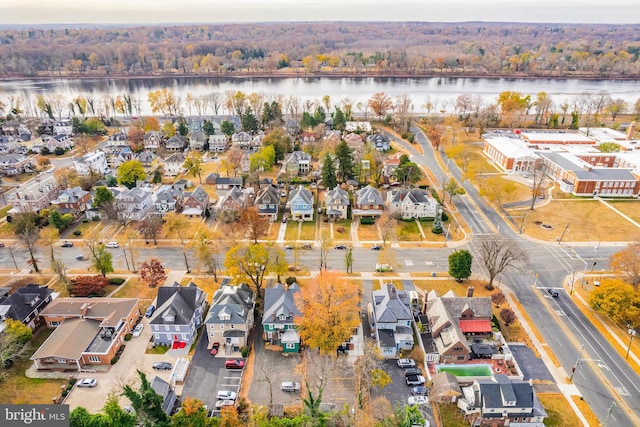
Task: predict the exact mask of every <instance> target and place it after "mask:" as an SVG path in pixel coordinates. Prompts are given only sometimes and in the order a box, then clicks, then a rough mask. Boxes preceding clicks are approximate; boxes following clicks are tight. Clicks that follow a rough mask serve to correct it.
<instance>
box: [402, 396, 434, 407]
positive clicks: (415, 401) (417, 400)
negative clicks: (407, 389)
mask: <svg viewBox="0 0 640 427" xmlns="http://www.w3.org/2000/svg"><path fill="white" fill-rule="evenodd" d="M407 403H408V404H409V405H428V404H429V398H428V397H427V396H409V399H407Z"/></svg>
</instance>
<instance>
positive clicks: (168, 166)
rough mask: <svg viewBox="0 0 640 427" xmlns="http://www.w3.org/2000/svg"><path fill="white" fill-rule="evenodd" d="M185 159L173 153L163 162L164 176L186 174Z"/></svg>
mask: <svg viewBox="0 0 640 427" xmlns="http://www.w3.org/2000/svg"><path fill="white" fill-rule="evenodd" d="M185 160H186V158H185V157H184V154H182V153H173V154H172V155H170V156H169V157H167V159H166V160H165V161H164V174H165V176H176V175H182V174H183V173H185V172H186V169H185V168H184V161H185Z"/></svg>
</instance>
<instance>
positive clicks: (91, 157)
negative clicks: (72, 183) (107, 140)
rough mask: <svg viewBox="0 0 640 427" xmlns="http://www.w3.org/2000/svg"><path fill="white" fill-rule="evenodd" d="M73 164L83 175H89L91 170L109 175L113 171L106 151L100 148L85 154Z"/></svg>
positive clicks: (79, 173)
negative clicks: (108, 162)
mask: <svg viewBox="0 0 640 427" xmlns="http://www.w3.org/2000/svg"><path fill="white" fill-rule="evenodd" d="M73 166H74V167H75V168H76V172H78V175H81V176H88V175H90V174H91V172H94V173H97V174H99V175H107V174H108V173H110V172H111V170H110V169H109V165H108V164H107V156H106V154H105V153H104V151H100V150H98V151H93V152H91V153H89V154H85V155H84V156H82V157H81V158H80V159H79V160H74V161H73Z"/></svg>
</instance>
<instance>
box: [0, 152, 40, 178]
mask: <svg viewBox="0 0 640 427" xmlns="http://www.w3.org/2000/svg"><path fill="white" fill-rule="evenodd" d="M34 168H35V164H34V163H33V160H32V159H31V158H29V157H28V156H25V155H24V154H18V153H13V154H4V155H0V171H2V174H3V175H7V176H14V175H20V174H21V173H24V172H30V171H31V170H33V169H34Z"/></svg>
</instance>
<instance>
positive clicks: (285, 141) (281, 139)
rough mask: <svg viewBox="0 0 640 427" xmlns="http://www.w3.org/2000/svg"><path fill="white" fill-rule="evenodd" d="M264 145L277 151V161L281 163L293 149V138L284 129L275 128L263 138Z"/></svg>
mask: <svg viewBox="0 0 640 427" xmlns="http://www.w3.org/2000/svg"><path fill="white" fill-rule="evenodd" d="M262 145H263V146H265V147H269V146H271V147H273V148H274V150H275V161H276V162H280V161H282V160H284V157H285V156H286V155H287V153H288V152H290V151H291V150H292V148H293V143H292V141H291V137H289V135H287V133H286V132H285V131H284V129H282V128H275V129H273V130H271V131H269V132H268V133H267V134H266V135H265V136H264V137H263V138H262Z"/></svg>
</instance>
